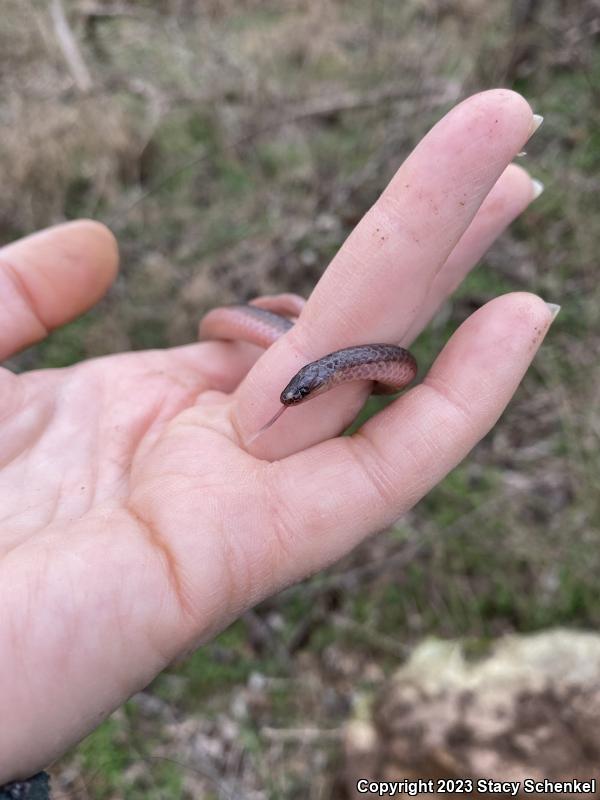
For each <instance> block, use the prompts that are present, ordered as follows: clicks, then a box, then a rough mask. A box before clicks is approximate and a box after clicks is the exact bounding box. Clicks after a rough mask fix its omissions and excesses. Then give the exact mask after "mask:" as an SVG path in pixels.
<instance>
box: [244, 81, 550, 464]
mask: <svg viewBox="0 0 600 800" xmlns="http://www.w3.org/2000/svg"><path fill="white" fill-rule="evenodd" d="M533 130H535V120H534V117H533V114H532V111H531V109H530V107H529V105H528V103H527V102H526V101H525V100H524V99H523V98H522V97H521V96H520V95H518V94H516V93H515V92H511V91H508V90H503V89H497V90H492V91H487V92H483V93H481V94H478V95H474V96H473V97H470V98H469V99H467V100H465V101H464V102H463V103H461V104H459V105H458V106H456V107H455V108H454V109H452V110H451V111H450V112H449V113H448V114H447V115H446V116H445V117H444V118H443V119H442V120H441V121H440V122H438V123H437V125H435V126H434V127H433V128H432V130H431V131H430V132H429V133H428V134H427V135H426V136H425V138H424V139H423V140H422V141H421V142H420V144H419V145H418V146H417V147H416V148H415V150H414V151H413V152H412V153H411V155H410V156H409V157H408V158H407V160H406V161H405V162H404V163H403V164H402V166H401V167H400V169H399V170H398V172H397V173H396V175H395V176H394V178H393V179H392V181H391V182H390V184H389V185H388V187H387V188H386V189H385V191H384V192H383V194H382V195H381V197H380V198H379V200H378V201H377V202H376V203H375V205H374V206H373V207H372V208H371V209H370V210H369V211H368V212H367V213H366V214H365V216H364V217H363V219H362V220H361V222H360V223H359V225H358V226H357V227H356V228H355V230H354V231H353V232H352V233H351V235H350V236H349V237H348V239H347V240H346V242H345V243H344V245H343V246H342V248H341V249H340V251H339V252H338V254H337V255H336V256H335V258H334V259H333V261H332V262H331V264H330V265H329V267H328V268H327V270H326V272H325V273H324V275H323V277H322V278H321V280H320V281H319V283H318V285H317V287H316V288H315V290H314V292H313V293H312V295H311V297H310V298H309V300H308V302H307V304H306V307H305V309H304V311H303V313H302V314H301V315H300V318H299V320H298V322H297V324H296V325H295V327H294V328H293V329H292V330H291V331H290V332H289V333H288V334H286V335H285V336H284V337H282V338H281V339H280V340H279V341H277V342H276V343H275V344H274V345H273V346H272V347H271V348H270V349H269V350H268V351H267V353H266V354H265V355H264V357H263V358H261V359H260V360H259V361H258V363H257V364H256V366H255V367H254V369H253V370H252V371H251V372H250V373H249V375H248V376H247V378H246V380H245V381H244V382H243V383H242V384H241V386H240V388H239V391H238V393H237V395H236V402H235V406H234V409H233V420H234V424H235V425H236V427H237V429H238V432H239V433H240V436H241V438H242V439H243V440H245V439H247V438H248V437H249V436H250V435H251V434H252V433H254V432H255V431H256V430H257V429H258V428H260V427H261V425H262V424H263V423H264V422H265V421H266V419H268V418H269V417H270V416H271V415H272V414H273V412H274V411H275V410H276V409H277V407H278V403H279V400H278V398H279V393H280V392H281V389H282V388H283V387H284V386H285V385H286V383H287V382H288V381H289V379H290V378H291V376H292V375H293V374H294V373H295V372H296V371H297V370H298V369H299V368H300V367H301V366H303V365H304V364H305V363H307V362H308V361H312V360H314V359H316V358H319V357H320V356H322V355H325V354H326V353H329V352H331V351H333V350H336V349H338V348H340V347H346V346H351V345H355V344H363V343H366V342H377V341H379V342H398V341H400V340H401V339H402V336H403V334H404V333H405V332H406V331H407V330H408V328H409V326H410V324H411V322H412V321H413V319H414V318H415V317H416V315H417V314H418V312H419V310H420V308H421V304H422V303H423V301H424V299H425V297H426V294H427V291H428V288H429V286H430V284H431V282H432V281H433V279H434V277H435V275H436V273H437V271H438V270H439V269H440V267H441V266H442V265H443V263H444V261H445V260H446V258H447V257H448V255H449V254H450V252H451V251H452V249H453V248H454V246H455V245H456V243H457V242H458V240H459V239H460V237H461V235H462V234H463V233H464V231H465V230H466V228H467V227H468V225H469V223H470V222H471V220H472V219H473V217H474V216H475V213H476V212H477V209H478V208H479V206H480V205H481V203H482V202H483V200H484V198H485V197H486V195H487V194H488V192H489V191H490V190H491V189H492V187H493V186H494V184H495V182H496V181H497V179H498V178H499V176H500V175H501V173H502V172H503V171H504V169H505V168H506V166H507V165H508V163H509V162H510V161H511V160H512V158H513V157H514V156H515V154H516V153H517V152H518V151H519V150H521V149H522V147H523V144H524V143H525V142H526V141H527V139H528V138H529V136H530V135H531V133H532V132H533ZM333 392H335V396H334V394H333V393H328V394H327V395H326V396H323V397H320V398H316V399H314V400H312V401H311V402H310V403H308V404H306V405H304V406H302V407H298V408H295V409H294V414H293V415H291V414H287V415H286V416H285V417H284V418H282V420H281V421H280V422H278V423H277V427H276V428H275V427H274V428H272V429H270V430H269V431H267V432H266V433H265V435H264V437H261V439H259V440H258V441H257V442H256V444H255V445H254V447H253V450H254V452H256V453H257V454H258V455H264V456H266V457H269V458H279V457H282V456H285V455H288V454H289V453H292V452H295V451H297V450H298V449H301V448H303V447H306V446H308V445H310V444H314V443H316V442H318V441H321V440H323V439H324V438H327V437H329V436H331V435H333V434H335V433H338V432H339V431H340V430H342V429H343V428H344V427H345V426H346V425H347V424H348V423H349V422H350V421H351V419H352V418H353V416H354V415H355V414H356V412H357V410H358V408H359V406H360V403H361V402H362V400H363V399H364V386H362V385H357V384H351V385H346V386H342V387H339V388H337V389H335V390H333ZM292 416H293V418H292Z"/></svg>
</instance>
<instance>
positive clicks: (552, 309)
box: [546, 303, 560, 325]
mask: <svg viewBox="0 0 600 800" xmlns="http://www.w3.org/2000/svg"><path fill="white" fill-rule="evenodd" d="M546 305H547V306H548V310H549V311H550V313H551V314H552V318H551V320H550V324H551V325H552V323H553V322H554V320H555V319H556V315H557V314H558V312H559V311H560V306H559V305H557V304H556V303H546Z"/></svg>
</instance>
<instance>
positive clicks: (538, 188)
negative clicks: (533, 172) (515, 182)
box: [531, 178, 544, 200]
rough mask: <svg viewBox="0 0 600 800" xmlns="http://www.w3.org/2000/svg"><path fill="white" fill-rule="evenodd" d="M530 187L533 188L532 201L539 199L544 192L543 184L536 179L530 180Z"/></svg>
mask: <svg viewBox="0 0 600 800" xmlns="http://www.w3.org/2000/svg"><path fill="white" fill-rule="evenodd" d="M531 185H532V187H533V200H535V199H536V197H539V196H540V195H541V193H542V192H543V191H544V184H543V183H542V182H541V181H538V179H537V178H532V179H531Z"/></svg>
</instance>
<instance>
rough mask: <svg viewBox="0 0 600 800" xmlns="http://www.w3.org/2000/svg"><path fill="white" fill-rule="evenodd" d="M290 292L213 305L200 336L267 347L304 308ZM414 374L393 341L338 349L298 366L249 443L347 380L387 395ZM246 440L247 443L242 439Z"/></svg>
mask: <svg viewBox="0 0 600 800" xmlns="http://www.w3.org/2000/svg"><path fill="white" fill-rule="evenodd" d="M304 303H305V301H304V298H302V297H300V296H299V295H295V294H279V295H272V296H269V297H260V298H257V299H256V300H252V301H251V303H250V304H249V305H232V306H222V307H219V308H214V309H212V310H211V311H209V312H208V314H206V316H205V317H204V318H203V319H202V321H201V323H200V327H199V331H198V334H199V338H200V339H229V340H238V339H241V340H242V341H245V342H251V343H252V344H256V345H258V346H259V347H264V348H268V347H270V346H271V345H272V344H273V342H275V341H276V340H277V339H279V337H280V336H282V335H283V334H284V333H285V332H286V331H288V330H290V328H292V327H293V325H294V321H295V319H297V318H298V316H299V315H300V312H301V311H302V308H303V306H304ZM416 374H417V362H416V361H415V358H414V356H413V355H412V353H409V351H408V350H405V349H404V348H403V347H398V346H397V345H393V344H362V345H358V346H355V347H344V348H343V349H342V350H336V351H335V352H333V353H328V354H327V355H325V356H322V357H321V358H319V359H317V360H316V361H311V362H310V364H306V366H304V367H302V369H300V370H299V371H298V372H297V373H296V374H295V375H294V377H293V378H292V379H291V381H290V382H289V383H288V385H287V386H286V387H285V389H284V390H283V391H282V393H281V396H280V400H281V403H282V408H280V409H279V411H278V412H277V414H275V416H274V417H273V418H272V419H270V420H269V421H268V422H267V423H266V424H265V425H263V427H262V428H261V429H260V430H259V431H258V432H257V433H256V434H255V436H254V437H252V439H251V440H250V441H253V440H254V439H255V438H256V437H257V436H259V435H260V434H261V433H263V432H264V431H266V430H267V428H270V427H271V425H272V424H273V423H274V422H275V421H276V420H277V419H279V417H280V416H281V415H282V414H283V412H284V411H285V409H286V408H288V407H289V406H295V405H298V404H300V403H305V402H306V401H307V400H311V399H312V398H313V397H317V396H318V395H320V394H323V393H324V392H327V391H329V389H332V388H333V387H334V386H338V385H339V384H341V383H347V382H348V381H359V380H370V381H374V382H375V385H374V387H373V392H374V393H376V394H392V393H394V392H398V391H400V389H403V388H404V387H405V386H406V385H407V384H409V383H410V382H411V381H412V380H413V378H414V377H415V375H416ZM248 443H249V442H248Z"/></svg>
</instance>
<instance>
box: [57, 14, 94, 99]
mask: <svg viewBox="0 0 600 800" xmlns="http://www.w3.org/2000/svg"><path fill="white" fill-rule="evenodd" d="M50 16H51V17H52V24H53V25H54V33H55V34H56V38H57V40H58V44H59V46H60V49H61V51H62V54H63V56H64V58H65V61H66V62H67V66H68V67H69V71H70V73H71V76H72V78H73V82H74V83H75V86H77V88H78V89H79V91H80V92H89V90H90V89H91V88H92V76H91V75H90V72H89V70H88V68H87V66H86V64H85V61H84V60H83V56H82V55H81V51H80V50H79V47H78V45H77V41H76V39H75V36H74V34H73V31H72V30H71V27H70V25H69V21H68V20H67V15H66V14H65V10H64V7H63V4H62V0H52V3H51V4H50Z"/></svg>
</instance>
